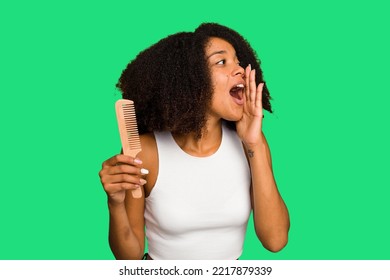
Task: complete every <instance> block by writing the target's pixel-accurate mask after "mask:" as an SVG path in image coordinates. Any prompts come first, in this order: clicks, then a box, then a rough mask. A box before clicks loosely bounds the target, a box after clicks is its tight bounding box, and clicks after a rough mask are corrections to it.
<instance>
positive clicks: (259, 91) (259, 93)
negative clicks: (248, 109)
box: [255, 83, 264, 109]
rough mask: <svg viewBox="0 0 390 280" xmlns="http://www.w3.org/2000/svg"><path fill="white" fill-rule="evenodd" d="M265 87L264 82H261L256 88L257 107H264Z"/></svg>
mask: <svg viewBox="0 0 390 280" xmlns="http://www.w3.org/2000/svg"><path fill="white" fill-rule="evenodd" d="M263 87H264V83H260V84H259V85H258V86H257V90H256V100H255V106H256V108H261V109H263Z"/></svg>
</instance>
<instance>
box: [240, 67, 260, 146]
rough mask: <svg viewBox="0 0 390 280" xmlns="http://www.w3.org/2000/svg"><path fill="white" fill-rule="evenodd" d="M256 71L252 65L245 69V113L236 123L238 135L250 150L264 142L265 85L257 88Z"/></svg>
mask: <svg viewBox="0 0 390 280" xmlns="http://www.w3.org/2000/svg"><path fill="white" fill-rule="evenodd" d="M255 78H256V71H255V69H253V70H252V68H251V65H248V66H247V67H246V69H245V83H246V87H245V90H244V112H243V115H242V118H241V120H239V121H237V122H236V128H237V134H238V136H239V137H240V138H241V140H242V141H243V143H244V145H245V146H246V147H247V148H249V147H251V146H256V145H258V144H260V143H261V142H262V140H263V139H262V135H261V134H262V133H261V130H262V120H263V105H262V92H263V86H264V83H260V84H259V85H257V86H256V79H255Z"/></svg>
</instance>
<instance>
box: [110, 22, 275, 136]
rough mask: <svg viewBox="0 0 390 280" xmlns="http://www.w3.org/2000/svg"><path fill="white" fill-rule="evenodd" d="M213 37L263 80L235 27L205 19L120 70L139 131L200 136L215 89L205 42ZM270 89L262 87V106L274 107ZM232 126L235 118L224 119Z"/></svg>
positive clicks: (122, 86)
mask: <svg viewBox="0 0 390 280" xmlns="http://www.w3.org/2000/svg"><path fill="white" fill-rule="evenodd" d="M211 37H218V38H221V39H224V40H226V41H227V42H229V43H230V44H231V45H232V46H233V47H234V49H235V50H236V53H237V57H238V59H239V61H240V63H241V65H242V66H243V67H246V66H247V65H248V64H251V65H252V69H256V83H257V84H258V83H260V82H264V80H263V73H262V70H261V68H260V60H259V59H258V58H257V55H256V53H255V51H254V50H253V49H252V48H251V46H250V45H249V43H248V42H247V41H246V40H245V39H244V38H243V37H242V36H241V35H240V34H239V33H237V32H236V31H234V30H232V29H230V28H228V27H225V26H222V25H219V24H216V23H203V24H201V25H200V26H199V27H198V28H197V29H196V30H195V32H179V33H176V34H173V35H170V36H168V37H166V38H164V39H161V40H160V41H159V42H157V43H156V44H154V45H152V46H151V47H149V48H147V49H146V50H144V51H142V52H140V53H139V54H138V55H137V57H136V58H135V59H134V60H132V61H131V62H130V63H129V64H128V65H127V67H126V69H124V70H123V72H122V75H121V77H120V78H119V81H118V83H117V85H116V86H117V88H118V89H119V90H120V91H121V92H122V97H123V98H124V99H130V100H133V101H134V104H135V109H136V114H137V123H138V129H139V132H140V133H141V134H142V133H147V132H152V131H171V132H173V133H178V134H187V133H195V135H196V137H198V138H199V137H201V135H202V129H203V128H204V126H205V124H206V121H207V120H206V113H207V110H208V108H209V106H210V103H211V98H212V94H213V88H212V82H211V78H210V70H209V68H208V64H207V60H206V55H205V47H206V45H207V43H208V41H209V40H210V38H211ZM270 99H271V97H270V94H269V91H268V88H267V86H266V85H264V88H263V108H264V109H265V110H267V111H269V112H272V109H271V104H270ZM228 124H229V127H231V128H233V129H234V128H235V123H234V122H228Z"/></svg>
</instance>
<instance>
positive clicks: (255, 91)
mask: <svg viewBox="0 0 390 280" xmlns="http://www.w3.org/2000/svg"><path fill="white" fill-rule="evenodd" d="M245 83H246V90H245V95H246V98H247V100H249V101H250V102H251V103H255V106H256V107H257V108H259V107H262V97H263V96H262V95H263V86H264V83H260V84H259V85H258V86H256V69H252V66H251V65H250V64H249V65H248V66H247V67H246V68H245Z"/></svg>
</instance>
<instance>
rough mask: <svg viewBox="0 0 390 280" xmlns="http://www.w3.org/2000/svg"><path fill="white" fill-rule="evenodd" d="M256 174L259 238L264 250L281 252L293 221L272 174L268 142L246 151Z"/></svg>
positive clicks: (254, 201) (254, 191)
mask: <svg viewBox="0 0 390 280" xmlns="http://www.w3.org/2000/svg"><path fill="white" fill-rule="evenodd" d="M246 151H247V155H248V160H249V163H250V166H251V173H252V189H251V190H252V191H251V198H252V207H253V218H254V224H255V230H256V234H257V236H258V238H259V240H260V241H261V243H262V244H263V246H264V247H265V248H266V249H268V250H270V251H272V252H277V251H280V250H281V249H282V248H283V247H284V246H285V245H286V244H287V241H288V231H289V228H290V219H289V214H288V210H287V207H286V205H285V203H284V201H283V199H282V197H281V196H280V193H279V191H278V188H277V186H276V182H275V178H274V175H273V172H272V161H271V154H270V150H269V147H268V144H267V141H266V139H265V137H264V135H262V141H261V142H260V143H259V144H257V145H255V146H250V147H246Z"/></svg>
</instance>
